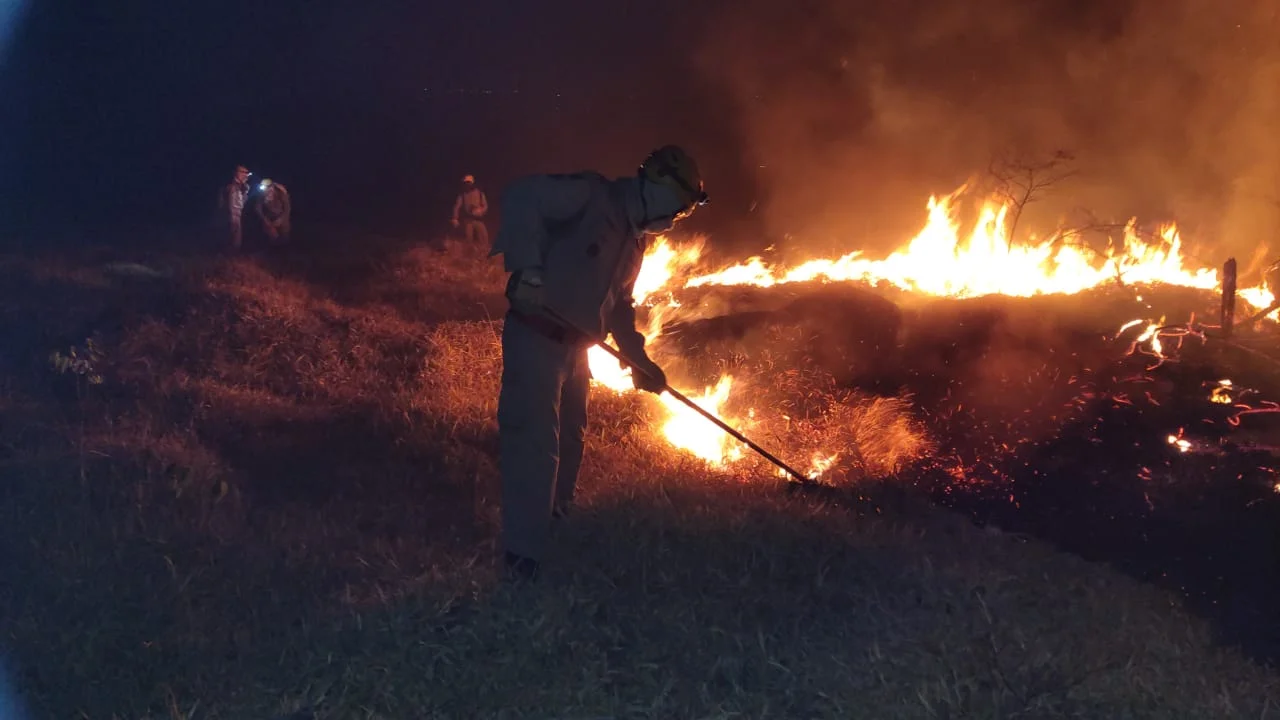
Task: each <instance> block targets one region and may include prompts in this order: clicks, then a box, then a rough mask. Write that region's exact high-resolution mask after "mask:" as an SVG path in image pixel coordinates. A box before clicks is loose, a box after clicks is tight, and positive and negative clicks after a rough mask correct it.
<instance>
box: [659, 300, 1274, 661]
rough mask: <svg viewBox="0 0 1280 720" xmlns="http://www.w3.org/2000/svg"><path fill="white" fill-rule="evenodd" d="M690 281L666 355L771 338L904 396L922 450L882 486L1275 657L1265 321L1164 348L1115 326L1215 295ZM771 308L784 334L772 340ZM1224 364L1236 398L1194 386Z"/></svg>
mask: <svg viewBox="0 0 1280 720" xmlns="http://www.w3.org/2000/svg"><path fill="white" fill-rule="evenodd" d="M779 290H781V292H779ZM690 295H691V297H690V298H685V300H687V301H688V302H689V306H690V307H692V308H694V309H693V310H692V311H691V315H692V316H694V317H697V319H695V320H691V321H685V322H679V323H673V324H672V326H671V327H670V331H671V334H670V335H669V336H668V337H667V338H666V339H665V340H664V342H666V343H671V344H672V345H674V346H676V348H677V350H676V352H677V353H698V354H706V353H709V354H711V355H729V356H731V355H734V354H737V353H742V352H754V353H755V354H757V355H758V354H760V353H762V352H764V353H781V354H782V355H783V357H782V358H778V359H775V360H774V362H775V363H777V364H779V365H780V366H782V367H792V368H800V367H806V366H816V367H817V368H819V369H820V370H819V371H820V372H822V373H825V374H827V375H829V376H830V378H831V382H832V384H833V385H834V386H835V387H839V388H845V389H855V390H862V391H865V392H873V393H884V392H889V393H890V394H893V393H894V392H896V393H897V394H899V395H905V396H909V397H910V398H911V399H912V401H913V404H914V406H915V409H916V411H917V412H919V413H921V414H922V415H923V416H924V417H926V418H927V420H926V422H925V424H926V425H927V427H928V430H929V433H930V435H931V437H932V439H933V440H934V441H935V442H936V446H937V449H938V452H936V453H934V454H933V456H932V457H930V458H928V459H927V460H925V461H923V462H921V463H919V464H917V465H914V466H913V467H912V468H911V469H910V470H908V471H906V472H903V473H901V474H898V476H897V477H896V479H895V481H896V483H897V484H898V489H906V488H910V491H911V492H918V493H923V494H925V495H927V496H929V497H930V498H931V499H932V500H933V501H935V502H938V503H940V504H942V505H945V506H948V507H952V508H954V509H957V510H961V511H963V512H964V513H966V514H968V515H970V516H971V517H972V518H973V519H974V520H975V521H976V522H978V523H979V524H981V525H984V526H991V527H997V528H1000V529H1001V530H1003V531H1007V532H1013V533H1017V534H1021V535H1024V536H1033V537H1037V538H1040V539H1043V540H1047V541H1049V542H1051V543H1053V544H1055V545H1057V546H1058V547H1061V548H1063V549H1064V550H1068V551H1070V552H1073V553H1076V554H1079V555H1081V556H1082V557H1085V558H1087V559H1090V560H1096V561H1103V562H1107V563H1110V564H1112V565H1114V566H1116V567H1119V568H1121V569H1123V570H1125V571H1126V572H1129V573H1130V574H1132V575H1134V576H1135V577H1137V578H1139V579H1141V580H1144V581H1152V582H1155V583H1157V584H1161V585H1164V586H1166V587H1169V588H1171V589H1174V590H1176V591H1178V592H1179V593H1180V594H1182V595H1183V596H1184V597H1185V598H1186V601H1187V603H1188V605H1189V607H1192V608H1194V609H1195V610H1196V611H1197V612H1199V613H1201V614H1203V615H1204V616H1206V617H1208V618H1211V619H1212V620H1213V621H1214V623H1215V625H1216V627H1217V628H1218V630H1219V632H1220V638H1221V639H1223V640H1225V641H1226V642H1229V643H1231V644H1237V645H1240V646H1243V647H1244V648H1245V649H1246V651H1247V652H1249V653H1250V654H1251V655H1253V656H1254V657H1256V658H1258V659H1260V660H1263V661H1266V662H1274V661H1275V660H1277V659H1280V615H1277V614H1276V612H1275V610H1274V606H1275V600H1276V593H1277V590H1278V589H1280V585H1278V583H1280V555H1278V554H1277V553H1278V552H1280V529H1278V528H1280V495H1278V494H1277V491H1276V481H1277V477H1276V475H1277V471H1276V469H1275V466H1276V460H1275V458H1276V453H1277V452H1280V447H1277V446H1280V422H1278V421H1277V418H1280V415H1276V414H1272V413H1261V414H1246V415H1244V416H1240V415H1238V413H1239V412H1240V411H1241V410H1242V409H1244V405H1249V406H1252V407H1256V408H1259V409H1266V405H1265V402H1264V401H1265V400H1267V399H1269V398H1277V397H1280V387H1278V386H1277V382H1276V381H1277V379H1278V378H1280V376H1278V375H1277V369H1278V368H1280V364H1277V363H1276V361H1275V360H1273V359H1271V357H1270V356H1269V355H1268V354H1267V353H1268V352H1270V353H1272V355H1274V354H1275V352H1276V349H1277V348H1280V334H1277V333H1276V331H1275V329H1274V328H1273V327H1272V326H1271V325H1270V324H1269V323H1268V324H1265V325H1258V326H1256V327H1252V328H1241V329H1240V330H1241V332H1240V333H1239V336H1238V337H1235V338H1232V340H1231V341H1230V342H1222V341H1221V340H1219V339H1217V338H1218V337H1220V334H1219V333H1215V332H1214V330H1212V329H1210V330H1209V331H1208V333H1207V336H1206V337H1207V339H1201V338H1197V337H1194V336H1189V337H1185V338H1183V339H1182V341H1181V342H1179V341H1178V340H1176V339H1169V338H1167V337H1166V338H1165V340H1164V344H1165V346H1166V352H1165V354H1166V355H1167V359H1166V360H1164V361H1160V360H1158V359H1157V358H1156V357H1153V356H1152V355H1150V354H1148V353H1144V352H1142V351H1141V350H1140V351H1139V352H1133V347H1132V341H1133V340H1135V339H1136V338H1137V337H1138V335H1139V334H1140V331H1141V329H1142V327H1139V328H1136V329H1133V330H1130V331H1129V332H1127V333H1123V334H1122V333H1119V332H1117V331H1118V330H1119V329H1120V327H1121V325H1122V324H1123V323H1125V322H1126V321H1127V320H1129V319H1134V318H1143V317H1147V316H1151V318H1153V319H1154V318H1155V317H1158V316H1159V315H1160V314H1167V316H1168V317H1170V318H1182V319H1183V321H1184V322H1185V321H1186V319H1188V318H1191V317H1195V314H1199V316H1200V317H1204V316H1206V315H1209V316H1210V317H1212V311H1213V310H1214V303H1215V302H1216V300H1215V298H1214V297H1213V296H1212V294H1207V293H1200V292H1197V291H1190V290H1182V289H1174V288H1163V289H1151V288H1146V289H1137V290H1135V289H1131V288H1121V287H1114V288H1103V289H1099V290H1097V291H1093V292H1090V293H1086V294H1083V295H1081V296H1072V297H1061V296H1059V297H1041V298H1032V299H1022V298H1005V297H986V298H978V299H972V300H959V301H956V300H940V301H921V300H919V299H911V298H906V297H898V298H897V299H898V300H899V301H900V304H895V303H893V302H891V301H890V300H889V299H887V298H890V297H895V295H896V294H895V293H892V292H891V291H883V292H880V293H873V292H871V291H868V290H863V289H858V288H853V287H849V286H822V285H808V284H806V285H797V286H795V287H790V288H768V289H756V288H724V289H717V290H712V291H705V290H702V291H698V292H694V293H690ZM1138 297H1142V298H1143V300H1142V301H1139V300H1137V298H1138ZM1152 308H1155V310H1153V309H1152ZM775 326H780V327H785V328H788V329H789V330H795V329H798V330H799V332H798V334H797V337H798V338H799V339H800V341H799V342H795V341H792V342H789V343H786V344H785V345H783V344H782V343H778V342H776V341H772V339H771V338H772V337H773V336H772V335H771V332H772V328H774V327H775ZM1144 326H1145V325H1144ZM695 338H696V340H695ZM1223 378H1229V379H1230V378H1234V390H1233V392H1232V393H1231V394H1232V395H1233V396H1234V402H1232V403H1226V404H1220V403H1214V402H1212V401H1211V400H1210V395H1211V392H1212V390H1213V388H1214V387H1215V386H1217V385H1218V382H1219V381H1220V380H1222V379H1223ZM1233 421H1235V422H1233ZM1237 423H1238V424H1237ZM1170 436H1174V437H1176V438H1179V439H1185V440H1186V441H1187V442H1189V443H1191V445H1190V449H1189V451H1187V452H1183V451H1181V450H1180V449H1179V447H1177V446H1176V445H1174V444H1172V443H1170V442H1169V437H1170ZM829 482H832V483H834V484H837V485H839V484H842V483H844V482H845V480H844V479H842V478H840V477H839V476H838V475H837V476H836V477H833V478H830V479H829Z"/></svg>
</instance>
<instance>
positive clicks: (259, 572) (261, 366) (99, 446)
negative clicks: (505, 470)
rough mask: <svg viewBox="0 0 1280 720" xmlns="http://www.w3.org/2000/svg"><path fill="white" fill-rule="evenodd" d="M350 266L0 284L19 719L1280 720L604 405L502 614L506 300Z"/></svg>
mask: <svg viewBox="0 0 1280 720" xmlns="http://www.w3.org/2000/svg"><path fill="white" fill-rule="evenodd" d="M355 247H356V245H354V244H353V245H352V248H355ZM363 247H364V248H365V249H362V250H360V251H356V250H354V249H353V250H352V251H349V252H338V251H329V252H326V253H323V254H315V255H312V256H310V257H292V258H283V259H279V258H277V259H259V260H248V259H237V260H213V259H207V258H206V259H187V260H179V259H175V258H159V259H157V260H156V262H155V264H154V266H158V267H163V268H164V269H165V275H166V277H161V278H140V277H120V274H119V272H116V273H112V272H109V271H108V269H104V266H103V265H102V264H101V262H100V261H99V260H95V261H94V262H93V263H86V262H85V261H84V259H83V258H80V257H72V256H52V255H51V256H48V257H40V258H33V257H7V258H3V259H2V260H0V325H2V326H3V327H5V328H7V330H6V340H5V342H4V346H3V347H0V470H2V472H3V481H2V482H0V567H3V568H4V576H5V580H6V582H4V583H3V584H0V617H3V618H4V623H3V630H4V632H3V634H2V635H0V651H2V652H4V653H6V654H7V655H8V658H9V660H10V664H11V665H12V668H13V669H14V671H15V675H16V677H15V680H16V681H17V684H18V686H19V687H20V688H21V689H22V690H23V691H24V693H25V694H26V700H27V703H28V704H29V706H30V710H31V712H32V715H33V716H34V717H40V718H43V717H48V718H80V717H83V718H172V719H177V718H183V719H186V720H194V719H203V718H208V719H214V718H220V719H232V718H234V719H236V720H244V719H256V718H263V719H264V720H266V719H270V718H281V717H296V718H303V717H314V718H472V717H474V718H508V717H509V718H515V717H538V718H766V717H768V718H776V717H786V718H1014V717H1021V718H1055V717H1084V718H1266V717H1277V716H1280V684H1278V682H1277V675H1276V674H1275V672H1274V671H1272V670H1269V669H1264V668H1262V667H1259V666H1257V665H1255V664H1253V663H1251V662H1249V661H1247V660H1245V659H1244V658H1243V657H1242V656H1240V655H1239V654H1237V653H1235V652H1234V651H1231V650H1228V649H1221V648H1218V647H1215V646H1214V644H1213V642H1212V640H1211V638H1210V632H1209V630H1208V628H1207V627H1206V626H1205V625H1204V623H1202V622H1201V621H1199V620H1197V619H1194V618H1193V617H1191V616H1190V614H1189V613H1187V612H1185V611H1184V610H1183V609H1182V608H1181V606H1180V602H1179V600H1178V599H1177V598H1176V597H1175V596H1173V595H1171V594H1169V593H1166V592H1164V591H1161V590H1158V589H1155V588H1153V587H1148V586H1144V585H1140V584H1138V583H1137V582H1135V581H1133V580H1132V579H1130V578H1129V577H1127V576H1125V575H1122V574H1119V573H1117V572H1115V571H1112V570H1109V569H1107V568H1105V567H1102V566H1099V565H1092V564H1089V563H1086V562H1084V561H1082V560H1079V559H1078V558H1075V557H1073V556H1070V555H1066V554H1062V553H1058V552H1055V551H1053V550H1051V549H1049V548H1048V547H1046V546H1042V545H1040V544H1038V543H1037V542H1036V541H1034V540H1027V539H1026V538H1025V537H1018V536H1013V535H1009V534H1004V533H1000V532H998V531H984V530H980V529H978V528H976V527H974V526H973V525H972V524H970V523H968V522H966V521H965V520H964V519H962V518H960V517H958V516H955V515H953V514H951V513H948V512H945V511H942V510H936V509H933V508H931V507H929V506H928V505H926V504H923V503H916V502H896V503H875V502H862V503H856V502H853V501H852V500H849V499H844V497H845V496H841V495H831V496H829V497H817V496H806V495H796V494H787V493H784V492H782V491H781V490H780V487H779V485H778V483H777V482H776V481H775V480H771V479H768V478H764V479H757V480H752V479H750V478H744V477H741V476H735V475H729V474H724V473H717V472H714V471H711V470H709V469H707V468H706V467H705V466H704V465H702V464H701V463H699V462H697V461H694V460H691V459H689V458H688V457H686V456H683V455H682V454H680V453H677V452H675V451H672V450H670V449H669V448H668V447H667V446H666V445H665V444H664V443H662V442H661V440H660V439H658V438H657V437H656V436H655V432H656V431H655V430H654V429H653V425H652V422H651V421H652V418H653V417H654V413H655V408H654V406H653V405H652V404H651V402H650V401H649V400H647V399H643V398H638V397H636V396H630V395H626V396H616V395H614V394H612V393H610V392H608V391H599V392H596V393H595V394H594V396H593V408H592V412H593V417H592V424H591V428H590V433H589V447H588V451H587V459H586V463H585V466H584V470H583V480H582V483H581V488H582V493H581V500H580V507H579V508H578V511H577V512H576V513H575V514H574V515H572V516H571V517H570V518H569V519H568V520H567V521H565V522H564V523H562V524H560V525H559V526H557V528H556V530H555V534H556V541H555V550H554V555H553V557H552V558H550V559H549V561H548V562H547V563H546V568H545V574H544V576H543V577H542V578H541V579H540V581H539V583H538V584H536V585H534V586H531V587H524V588H512V587H507V586H504V585H503V584H502V583H500V582H499V579H498V573H497V568H496V565H495V547H494V538H495V536H496V532H497V517H498V515H497V510H498V502H499V497H498V493H497V488H498V483H497V474H496V467H495V460H494V458H495V455H496V453H495V449H496V426H495V424H494V421H493V416H494V411H495V402H496V397H497V380H498V374H499V370H500V365H501V358H500V353H499V347H498V333H499V330H500V322H501V321H500V317H501V312H502V310H503V304H502V302H501V297H500V292H499V291H500V288H501V285H502V281H503V279H504V278H503V276H502V275H501V273H500V272H499V271H498V268H497V266H496V265H495V264H494V263H492V262H491V261H488V260H486V259H484V258H483V257H481V256H479V255H478V254H475V253H469V252H466V251H465V250H464V249H462V248H457V247H449V248H447V249H446V250H445V251H443V252H442V251H439V250H436V249H430V248H426V247H417V246H413V245H391V244H388V245H385V246H383V245H379V246H377V247H376V249H371V248H373V247H374V246H373V245H371V244H367V245H365V246H363ZM91 337H92V338H94V343H95V345H94V347H95V348H96V350H95V353H96V354H94V355H92V356H91V357H89V358H87V361H86V362H85V363H84V364H82V365H81V366H80V369H81V370H83V371H84V374H77V373H75V372H59V371H58V369H57V368H55V367H54V363H53V362H52V361H51V359H50V355H51V353H55V352H60V353H63V354H66V353H68V352H69V350H70V348H71V346H73V345H74V346H76V347H77V348H79V352H78V353H77V357H78V358H81V359H85V356H86V353H85V341H86V340H87V339H89V338H91ZM815 432H818V430H815ZM863 490H864V492H863V495H864V497H868V498H871V499H872V500H874V499H875V498H876V497H877V496H878V495H883V494H884V493H888V492H891V491H892V488H885V487H884V486H883V485H878V484H877V483H875V482H873V481H868V482H867V484H866V486H865V487H864V488H863Z"/></svg>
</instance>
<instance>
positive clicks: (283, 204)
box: [254, 178, 293, 245]
mask: <svg viewBox="0 0 1280 720" xmlns="http://www.w3.org/2000/svg"><path fill="white" fill-rule="evenodd" d="M258 187H259V188H261V190H262V197H260V198H258V202H257V204H256V205H255V206H254V210H255V211H256V212H257V213H258V219H260V220H261V221H262V231H263V232H264V233H266V235H267V242H268V244H270V245H287V244H289V236H290V231H291V229H292V227H291V218H292V214H293V206H292V205H291V204H290V201H289V189H288V188H286V187H285V186H284V184H283V183H278V182H275V181H273V180H272V179H271V178H266V179H264V180H263V181H262V184H261V185H259V186H258Z"/></svg>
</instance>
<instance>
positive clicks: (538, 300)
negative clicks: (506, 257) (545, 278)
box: [507, 269, 544, 315]
mask: <svg viewBox="0 0 1280 720" xmlns="http://www.w3.org/2000/svg"><path fill="white" fill-rule="evenodd" d="M511 280H512V282H511V283H510V285H509V286H508V290H507V299H508V300H509V301H511V307H513V308H515V310H516V311H517V312H521V313H524V314H525V315H537V314H539V313H541V312H542V309H543V307H544V303H543V288H542V273H541V272H539V271H538V270H535V269H529V270H521V271H519V272H517V273H516V274H515V275H514V276H513V277H512V278H511Z"/></svg>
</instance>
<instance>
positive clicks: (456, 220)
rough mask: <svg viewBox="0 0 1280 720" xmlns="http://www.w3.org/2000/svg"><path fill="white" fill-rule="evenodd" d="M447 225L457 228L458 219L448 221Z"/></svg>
mask: <svg viewBox="0 0 1280 720" xmlns="http://www.w3.org/2000/svg"><path fill="white" fill-rule="evenodd" d="M449 224H450V225H452V226H454V227H458V225H459V223H458V218H454V219H452V220H450V221H449Z"/></svg>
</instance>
